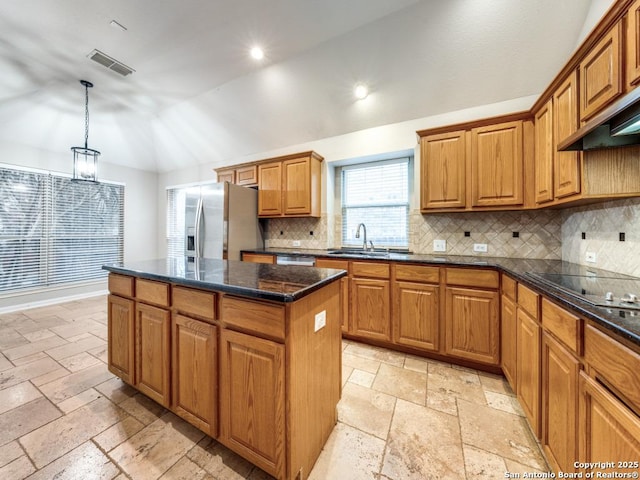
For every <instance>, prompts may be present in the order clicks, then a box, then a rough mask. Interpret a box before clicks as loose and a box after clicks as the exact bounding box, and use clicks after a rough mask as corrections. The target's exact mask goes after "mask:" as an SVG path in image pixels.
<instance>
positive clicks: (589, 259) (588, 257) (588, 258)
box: [585, 252, 596, 263]
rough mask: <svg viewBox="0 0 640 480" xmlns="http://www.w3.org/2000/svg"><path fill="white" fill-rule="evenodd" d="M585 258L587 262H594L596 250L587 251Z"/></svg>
mask: <svg viewBox="0 0 640 480" xmlns="http://www.w3.org/2000/svg"><path fill="white" fill-rule="evenodd" d="M585 260H586V261H587V262H589V263H596V252H587V254H586V256H585Z"/></svg>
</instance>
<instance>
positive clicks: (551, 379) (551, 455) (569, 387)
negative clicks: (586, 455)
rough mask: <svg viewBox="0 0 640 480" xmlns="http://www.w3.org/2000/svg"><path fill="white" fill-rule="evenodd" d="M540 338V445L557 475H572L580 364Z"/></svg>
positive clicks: (550, 340) (546, 337)
mask: <svg viewBox="0 0 640 480" xmlns="http://www.w3.org/2000/svg"><path fill="white" fill-rule="evenodd" d="M543 324H544V313H543ZM542 338H543V341H542V377H541V386H542V441H541V443H542V447H543V449H544V452H545V454H546V456H547V459H549V461H550V462H551V465H552V467H553V469H554V470H555V471H556V472H558V471H562V472H573V471H575V470H576V469H575V468H574V465H573V464H574V462H575V461H576V459H577V458H578V376H579V373H580V362H579V361H578V360H577V359H576V358H575V357H574V356H573V355H572V353H571V352H570V351H569V350H567V349H566V348H565V347H563V346H562V345H561V344H560V343H559V342H557V341H556V340H554V339H553V338H552V337H551V336H550V335H549V334H547V333H546V332H545V333H544V334H543V336H542Z"/></svg>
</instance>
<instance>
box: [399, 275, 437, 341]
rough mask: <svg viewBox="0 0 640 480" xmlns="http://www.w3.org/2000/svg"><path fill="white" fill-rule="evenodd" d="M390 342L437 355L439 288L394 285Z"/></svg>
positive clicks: (425, 285)
mask: <svg viewBox="0 0 640 480" xmlns="http://www.w3.org/2000/svg"><path fill="white" fill-rule="evenodd" d="M393 298H394V305H393V307H394V309H393V311H394V321H393V342H394V343H397V344H398V345H406V346H409V347H415V348H419V349H422V350H428V351H432V352H437V351H438V349H439V345H440V342H439V341H438V338H439V334H440V329H439V328H438V325H439V323H440V315H439V312H440V300H439V299H440V286H439V285H428V284H422V283H414V282H395V284H394V286H393Z"/></svg>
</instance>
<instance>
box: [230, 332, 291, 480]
mask: <svg viewBox="0 0 640 480" xmlns="http://www.w3.org/2000/svg"><path fill="white" fill-rule="evenodd" d="M284 360H285V348H284V345H281V344H278V343H275V342H272V341H270V340H265V339H262V338H257V337H254V336H251V335H246V334H243V333H239V332H234V331H230V330H226V329H222V330H221V332H220V441H221V442H222V443H223V444H224V445H226V446H227V447H229V448H230V449H232V450H234V451H236V452H237V453H239V454H240V455H242V456H243V457H244V458H246V459H248V460H249V461H251V462H252V463H253V464H255V465H257V466H258V467H260V468H261V469H263V470H264V471H265V472H267V473H269V474H270V475H273V476H275V477H277V478H279V479H281V478H285V455H284V452H285V370H284Z"/></svg>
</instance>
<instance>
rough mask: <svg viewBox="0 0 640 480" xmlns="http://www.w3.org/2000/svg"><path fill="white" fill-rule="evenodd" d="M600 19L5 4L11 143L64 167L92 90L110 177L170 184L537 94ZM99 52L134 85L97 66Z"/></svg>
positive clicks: (308, 5)
mask: <svg viewBox="0 0 640 480" xmlns="http://www.w3.org/2000/svg"><path fill="white" fill-rule="evenodd" d="M593 3H594V4H596V3H597V4H598V8H599V9H602V5H603V4H604V5H605V6H608V5H610V4H611V1H610V0H593ZM591 7H592V1H591V0H536V1H531V0H233V1H230V0H181V1H176V0H135V1H132V0H110V1H106V2H105V1H103V0H83V1H82V2H79V1H78V0H55V1H52V0H2V2H0V71H1V72H2V75H0V143H2V142H13V143H17V144H24V145H28V146H32V147H36V148H38V149H42V150H47V151H53V152H60V153H62V152H64V153H65V154H66V152H68V149H69V147H70V146H72V145H76V144H80V143H82V141H83V133H84V126H83V122H84V117H83V110H84V92H83V91H82V87H81V85H80V84H79V83H78V80H79V79H81V78H84V79H87V80H90V81H92V82H93V83H94V84H95V88H93V89H92V90H91V91H90V111H91V132H90V137H89V146H90V147H93V148H97V149H99V150H101V151H102V152H103V159H104V161H108V162H111V163H116V164H124V165H129V166H133V167H136V168H141V169H146V170H158V171H168V170H173V169H178V168H182V167H187V166H190V165H197V164H201V163H212V164H220V165H222V164H225V163H227V162H228V161H229V159H238V158H241V157H243V156H246V155H251V154H254V153H257V152H264V151H268V150H272V149H276V148H281V147H285V146H287V145H295V144H299V143H304V142H308V141H312V140H317V139H321V138H326V137H330V136H335V135H340V134H344V133H348V132H353V131H357V130H362V129H365V128H370V127H375V126H380V125H386V124H389V123H395V122H400V121H404V120H410V119H415V118H422V117H427V116H431V115H436V114H439V113H444V112H450V111H454V110H458V109H462V108H466V107H472V106H477V105H484V104H489V103H494V102H499V101H503V100H508V99H513V98H519V97H524V96H527V95H532V94H538V93H540V92H541V91H542V90H543V89H544V88H545V87H546V86H547V85H548V84H549V82H550V81H551V80H552V79H553V77H554V76H555V75H556V73H557V72H558V71H559V70H560V68H561V67H562V65H563V64H564V62H565V61H566V60H567V59H568V57H569V55H570V54H571V53H572V51H573V50H574V49H575V47H576V46H577V44H578V43H579V41H580V40H581V36H582V35H584V32H583V28H584V24H585V19H588V18H589V17H588V15H589V13H590V8H591ZM592 10H593V9H592ZM111 20H116V21H118V22H119V23H121V24H122V25H124V26H126V27H127V29H128V30H127V31H126V32H123V31H120V30H118V29H116V28H114V27H112V26H110V25H109V23H110V22H111ZM596 20H597V18H595V19H591V20H589V21H591V22H592V23H593V22H595V21H596ZM254 44H260V45H262V46H263V47H264V49H265V51H266V58H265V59H264V60H262V61H261V62H255V61H253V60H252V59H251V58H250V57H249V56H248V50H249V48H250V47H251V46H253V45H254ZM94 48H97V49H99V50H101V51H103V52H104V53H106V54H108V55H110V56H112V57H114V58H116V59H118V60H120V61H121V62H123V63H124V64H126V65H128V66H129V67H131V68H133V69H135V70H136V72H135V73H134V74H133V75H130V76H128V77H121V76H120V75H118V74H116V73H113V72H111V71H109V70H107V69H105V68H104V67H102V66H100V65H98V64H96V63H94V62H92V61H91V60H89V59H88V58H87V55H88V54H89V53H90V52H91V51H92V50H93V49H94ZM359 81H360V82H366V83H368V84H369V86H370V89H371V92H372V93H371V95H370V96H369V98H367V99H366V100H364V101H356V100H355V98H354V97H353V87H354V84H355V83H356V82H359Z"/></svg>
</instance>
